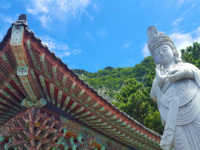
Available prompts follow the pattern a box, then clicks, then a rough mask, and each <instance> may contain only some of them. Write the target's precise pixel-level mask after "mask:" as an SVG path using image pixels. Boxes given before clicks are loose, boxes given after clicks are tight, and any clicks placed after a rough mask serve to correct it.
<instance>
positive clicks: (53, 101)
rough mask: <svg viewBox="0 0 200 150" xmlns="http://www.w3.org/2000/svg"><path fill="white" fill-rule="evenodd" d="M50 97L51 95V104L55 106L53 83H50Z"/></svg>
mask: <svg viewBox="0 0 200 150" xmlns="http://www.w3.org/2000/svg"><path fill="white" fill-rule="evenodd" d="M50 95H51V101H52V104H53V105H55V104H56V100H55V94H54V84H53V83H50Z"/></svg>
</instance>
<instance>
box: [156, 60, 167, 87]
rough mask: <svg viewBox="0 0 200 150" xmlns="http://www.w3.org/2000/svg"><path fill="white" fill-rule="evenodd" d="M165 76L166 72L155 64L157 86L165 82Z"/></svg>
mask: <svg viewBox="0 0 200 150" xmlns="http://www.w3.org/2000/svg"><path fill="white" fill-rule="evenodd" d="M166 78H167V72H166V70H165V69H164V68H163V66H161V65H160V64H158V65H156V81H157V83H158V85H159V86H162V84H163V83H164V82H165V80H166Z"/></svg>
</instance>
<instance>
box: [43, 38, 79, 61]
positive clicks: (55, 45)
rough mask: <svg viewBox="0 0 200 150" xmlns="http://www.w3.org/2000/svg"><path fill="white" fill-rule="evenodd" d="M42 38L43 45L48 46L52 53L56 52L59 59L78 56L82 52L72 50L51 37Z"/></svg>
mask: <svg viewBox="0 0 200 150" xmlns="http://www.w3.org/2000/svg"><path fill="white" fill-rule="evenodd" d="M40 38H41V39H42V43H43V44H44V45H47V46H48V48H49V49H50V50H51V51H53V52H55V54H56V56H57V57H60V58H63V57H65V56H69V55H77V54H79V53H81V52H82V50H80V49H71V48H69V46H68V45H67V44H63V43H61V42H59V41H56V40H55V39H53V38H50V37H49V36H41V37H40Z"/></svg>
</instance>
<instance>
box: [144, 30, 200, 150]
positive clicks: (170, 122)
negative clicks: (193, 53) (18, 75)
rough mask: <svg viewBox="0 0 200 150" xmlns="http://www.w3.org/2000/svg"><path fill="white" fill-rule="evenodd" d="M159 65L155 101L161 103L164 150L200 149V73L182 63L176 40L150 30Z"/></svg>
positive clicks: (151, 49) (149, 43)
mask: <svg viewBox="0 0 200 150" xmlns="http://www.w3.org/2000/svg"><path fill="white" fill-rule="evenodd" d="M147 35H148V37H149V40H148V48H149V50H150V52H151V55H152V56H153V58H154V60H155V63H156V78H155V79H154V81H153V85H152V89H151V93H150V96H151V99H152V100H153V101H154V102H157V106H158V110H159V112H160V116H161V121H162V124H163V126H164V127H165V128H164V133H163V135H162V138H161V142H160V146H161V148H163V149H164V150H170V149H171V148H172V147H174V149H175V150H200V70H199V69H198V68H197V67H195V66H194V65H192V64H190V63H184V62H182V60H181V58H180V54H179V52H178V51H177V50H176V47H175V46H174V43H173V41H172V40H171V39H170V38H169V37H168V36H167V35H165V34H163V33H162V32H159V31H158V30H157V28H156V27H154V26H150V27H149V28H148V30H147Z"/></svg>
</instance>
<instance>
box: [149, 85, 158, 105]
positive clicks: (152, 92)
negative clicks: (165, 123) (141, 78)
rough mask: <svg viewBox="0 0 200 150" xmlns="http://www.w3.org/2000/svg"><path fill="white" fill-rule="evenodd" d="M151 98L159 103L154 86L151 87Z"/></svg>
mask: <svg viewBox="0 0 200 150" xmlns="http://www.w3.org/2000/svg"><path fill="white" fill-rule="evenodd" d="M150 98H151V100H152V101H153V102H154V103H157V98H156V94H155V92H154V89H153V88H151V93H150Z"/></svg>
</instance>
